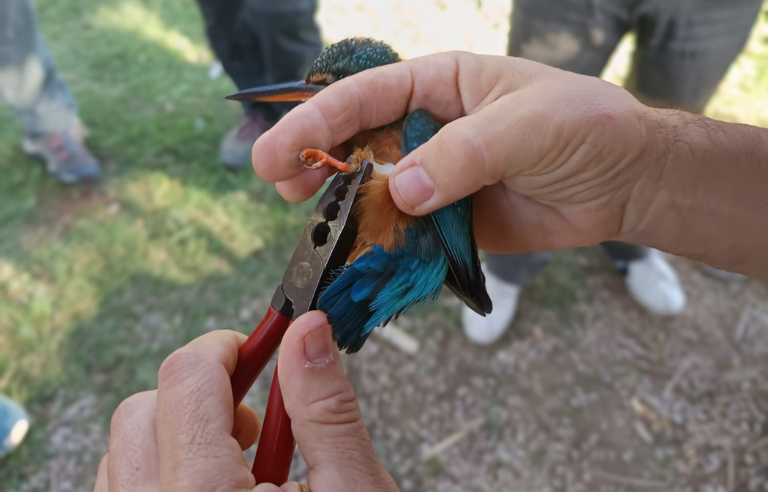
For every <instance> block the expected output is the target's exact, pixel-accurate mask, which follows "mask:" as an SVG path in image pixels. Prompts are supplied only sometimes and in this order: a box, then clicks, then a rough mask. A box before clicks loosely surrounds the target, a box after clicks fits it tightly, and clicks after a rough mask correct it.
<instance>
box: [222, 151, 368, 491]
mask: <svg viewBox="0 0 768 492" xmlns="http://www.w3.org/2000/svg"><path fill="white" fill-rule="evenodd" d="M372 171H373V165H372V164H371V163H370V162H368V161H363V162H362V165H361V166H360V169H359V170H358V171H357V172H355V173H351V174H342V173H339V174H337V175H336V176H335V177H334V178H333V180H332V181H331V183H330V184H329V185H328V188H327V189H326V190H325V192H324V193H323V195H322V197H321V198H320V201H319V202H318V203H317V206H316V207H315V210H314V212H313V213H312V215H311V217H310V218H309V221H308V223H307V227H306V228H305V229H304V233H303V234H302V236H301V239H300V241H299V245H298V246H297V247H296V250H295V251H294V253H293V257H292V258H291V261H290V263H289V264H288V268H287V269H286V271H285V275H284V276H283V282H282V283H281V284H280V286H278V288H277V290H276V291H275V295H274V297H273V298H272V303H271V305H270V307H269V310H268V311H267V314H266V315H265V316H264V319H262V320H261V323H259V325H258V326H257V327H256V329H255V330H254V331H253V333H252V334H251V336H249V337H248V339H247V340H246V341H245V343H243V345H242V346H241V347H240V350H239V351H238V356H237V366H236V367H235V371H234V373H233V374H232V378H231V382H232V396H233V398H234V402H235V408H237V406H238V405H239V404H240V403H241V402H242V401H243V397H245V394H246V393H247V392H248V389H250V387H251V386H252V385H253V383H254V381H256V378H257V377H258V376H259V374H261V371H262V370H263V369H264V367H265V366H266V365H267V363H268V362H269V360H270V359H271V358H272V355H273V354H274V353H275V351H276V350H277V347H278V346H279V345H280V341H281V340H282V338H283V335H284V334H285V331H286V330H287V329H288V326H289V325H290V324H291V322H292V321H293V320H295V319H296V318H298V317H299V316H301V315H302V314H304V313H306V312H307V311H311V310H313V309H316V307H317V299H318V297H319V295H320V291H321V289H323V288H324V287H326V286H327V285H328V284H329V283H330V281H331V277H332V275H333V273H334V271H336V270H337V269H339V268H341V267H342V266H343V265H344V264H345V263H346V261H347V258H348V257H349V255H350V253H351V252H352V249H353V247H354V245H355V240H356V238H357V221H356V219H355V215H354V214H353V213H352V208H353V206H354V204H355V202H356V201H357V198H358V195H357V189H358V187H359V186H360V185H361V184H363V183H365V182H366V181H367V180H368V179H369V178H370V177H371V172H372ZM294 447H295V441H294V439H293V433H292V431H291V421H290V419H289V417H288V414H287V413H286V411H285V406H284V404H283V396H282V392H281V390H280V382H279V381H278V377H277V368H275V375H274V377H273V379H272V387H271V389H270V391H269V400H268V403H267V410H266V412H265V413H264V425H263V428H262V431H261V437H260V438H259V444H258V448H257V450H256V458H255V459H254V462H253V469H252V472H253V476H254V477H255V478H256V484H260V483H272V484H275V485H278V486H280V485H282V484H283V483H285V482H286V480H287V479H288V472H289V471H290V467H291V459H292V457H293V450H294Z"/></svg>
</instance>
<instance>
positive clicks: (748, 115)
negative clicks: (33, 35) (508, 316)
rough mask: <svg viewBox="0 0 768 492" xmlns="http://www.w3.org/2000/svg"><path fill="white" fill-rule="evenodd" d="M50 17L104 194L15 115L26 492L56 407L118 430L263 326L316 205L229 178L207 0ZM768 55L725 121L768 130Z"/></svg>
mask: <svg viewBox="0 0 768 492" xmlns="http://www.w3.org/2000/svg"><path fill="white" fill-rule="evenodd" d="M479 3H480V2H478V4H479ZM37 4H38V9H39V19H40V23H41V26H42V30H43V32H44V33H45V36H46V38H47V39H48V41H49V45H50V47H51V50H52V51H53V53H54V57H55V59H56V62H57V64H58V66H59V67H60V70H61V73H62V74H63V76H64V78H65V79H66V80H67V81H68V82H69V83H70V86H71V88H72V90H73V92H74V94H75V97H76V99H77V100H78V101H79V103H80V106H81V116H82V118H83V120H84V121H85V122H86V123H87V125H88V127H89V129H90V131H91V136H90V139H89V144H90V146H91V148H92V150H93V151H94V153H95V154H96V155H97V156H98V157H99V158H100V160H101V161H102V162H103V163H104V169H105V174H106V180H105V183H104V184H103V185H102V186H98V187H93V188H82V187H78V188H67V187H63V186H59V185H56V184H54V183H52V182H51V180H50V179H49V178H48V177H47V176H46V174H45V172H44V171H43V169H42V167H41V166H40V165H39V164H38V162H37V161H34V160H31V159H30V158H28V157H26V156H24V155H23V154H22V153H21V150H20V148H19V141H20V139H21V135H22V134H21V128H20V126H19V124H18V122H17V121H16V119H15V118H14V117H13V115H12V114H11V113H10V112H9V111H7V110H5V109H0V128H2V129H3V131H2V132H1V133H0V175H2V179H0V197H2V199H0V393H4V394H9V395H10V396H12V397H14V398H16V399H18V400H19V401H21V402H22V403H24V404H25V405H27V407H28V408H29V409H30V411H31V412H32V414H33V416H34V418H35V420H36V424H35V425H34V426H33V431H32V434H31V436H30V439H29V441H28V442H27V443H25V445H24V446H23V447H22V449H21V450H20V451H19V452H18V453H16V454H14V455H12V456H11V457H10V458H9V459H6V460H4V461H2V462H0V484H3V485H7V486H10V487H11V488H12V489H13V488H14V487H15V486H17V485H19V484H21V483H22V482H24V481H25V480H26V479H27V478H28V477H30V476H32V475H34V474H36V473H38V472H39V471H40V469H41V467H42V464H43V463H45V462H46V460H47V459H49V458H51V457H52V456H54V455H55V452H56V451H55V449H51V446H50V443H49V441H48V437H49V436H48V429H46V425H45V424H46V422H47V419H48V418H50V414H49V412H52V411H54V410H55V408H56V407H54V406H53V402H57V404H58V403H62V404H63V405H66V404H67V403H68V402H70V401H73V400H75V399H76V398H78V397H79V395H83V394H95V395H98V398H97V400H96V401H97V406H98V408H97V412H96V414H97V415H102V416H104V419H105V420H104V424H105V425H106V423H107V422H106V416H108V415H110V414H111V411H112V410H113V409H114V408H115V406H116V405H117V404H118V403H119V402H120V401H121V400H122V399H123V398H125V397H126V396H127V395H129V394H132V393H134V392H136V391H140V390H144V389H148V388H152V387H153V386H154V385H155V384H156V380H155V378H156V371H157V368H158V366H159V364H160V362H161V361H162V360H163V358H164V357H165V356H167V354H168V353H169V352H170V351H172V350H173V349H175V348H177V347H179V346H180V345H182V344H184V343H185V342H187V341H188V340H190V339H191V338H193V337H196V336H198V335H200V334H201V333H203V332H205V331H206V330H208V329H211V328H232V329H237V330H241V331H249V330H250V329H251V328H252V326H253V324H254V322H256V321H258V320H259V318H260V316H261V312H260V311H259V310H254V309H252V308H251V307H252V306H253V303H254V300H263V299H265V298H266V299H268V298H269V297H270V296H271V294H272V291H273V289H274V286H275V285H276V283H277V282H278V281H279V278H280V275H281V274H282V269H283V266H284V265H285V264H286V262H287V260H288V257H289V255H290V253H291V251H292V249H293V246H294V244H295V241H296V239H297V237H298V235H299V233H300V232H301V229H302V227H303V224H304V221H305V219H306V217H307V215H308V211H309V210H310V209H311V206H312V204H311V203H309V204H302V205H290V206H289V205H287V204H285V203H284V202H283V201H282V200H281V199H280V198H279V197H278V196H277V194H276V193H275V191H274V188H273V187H272V186H271V185H269V184H265V183H262V182H260V181H259V180H258V179H257V178H256V177H255V175H254V174H253V173H252V172H251V171H249V170H245V171H243V172H241V173H228V172H225V171H224V170H223V169H222V168H221V166H220V165H219V163H218V161H217V157H216V151H217V147H218V143H219V140H220V138H221V136H222V135H223V134H224V132H226V130H228V128H229V127H230V126H231V125H232V124H233V123H234V122H235V121H236V119H237V117H238V114H239V108H238V107H237V105H235V104H233V103H228V102H225V101H223V99H222V98H223V96H224V95H226V94H229V93H231V91H232V90H233V86H232V84H231V83H230V82H229V81H228V80H227V79H226V77H222V78H220V79H217V80H213V81H212V80H209V79H208V78H207V70H208V66H209V64H210V62H211V61H212V56H211V54H210V52H209V50H208V49H207V47H206V40H205V35H204V32H203V28H202V21H201V19H200V16H199V13H198V10H197V8H196V5H195V3H194V2H193V1H192V0H182V1H171V0H141V1H138V0H77V1H75V0H38V1H37ZM328 34H331V33H328ZM373 34H374V35H376V33H373ZM767 47H768V11H764V12H763V14H762V18H761V24H760V25H759V26H758V29H757V30H756V31H755V34H754V35H753V38H752V41H751V43H750V45H749V47H748V49H747V51H746V53H745V55H744V56H743V57H742V58H740V59H739V61H738V63H737V64H736V66H735V68H734V70H732V72H731V73H730V75H729V79H728V83H727V84H726V86H725V88H724V89H723V90H721V92H720V93H719V94H718V98H717V99H716V100H715V101H714V102H713V105H712V106H711V112H712V114H713V115H714V116H719V117H723V118H727V119H732V120H738V121H745V122H749V123H755V124H763V125H768V114H767V113H766V109H765V105H761V104H757V103H756V101H766V100H768V48H767ZM556 259H557V260H558V261H556V262H555V263H554V264H553V265H552V266H551V267H550V269H549V270H548V271H547V272H545V274H544V276H543V277H541V279H540V280H538V281H537V284H536V285H535V286H534V290H533V291H532V293H531V294H529V295H530V296H531V299H533V300H535V302H537V303H538V302H541V303H543V304H545V305H546V306H549V307H551V308H555V309H566V310H568V309H570V307H571V306H572V305H573V304H574V303H575V302H576V300H577V296H576V294H575V292H576V291H577V290H578V289H581V288H583V283H582V282H581V280H580V279H579V270H578V269H574V268H573V267H571V266H569V263H570V260H571V256H570V253H559V254H558V255H557V256H556ZM262 304H263V303H262ZM450 320H453V322H454V323H455V322H456V321H455V313H453V314H452V315H451V316H449V317H448V318H447V320H446V322H449V321H450ZM85 423H86V422H85V421H83V422H81V424H83V425H84V424H85ZM52 478H54V479H55V477H52ZM47 488H48V487H44V489H47Z"/></svg>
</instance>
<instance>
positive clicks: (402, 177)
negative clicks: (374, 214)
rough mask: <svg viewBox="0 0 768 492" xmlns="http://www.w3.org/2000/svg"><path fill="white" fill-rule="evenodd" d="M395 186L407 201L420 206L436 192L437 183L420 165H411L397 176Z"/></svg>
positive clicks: (411, 204)
mask: <svg viewBox="0 0 768 492" xmlns="http://www.w3.org/2000/svg"><path fill="white" fill-rule="evenodd" d="M395 187H396V188H397V191H398V193H400V196H401V197H402V198H403V200H405V203H407V204H408V205H410V206H411V207H414V208H416V207H418V206H419V205H421V204H422V203H424V202H426V201H427V200H429V199H430V198H432V195H434V194H435V185H434V183H432V180H431V179H429V176H427V173H425V172H424V170H423V169H422V168H421V167H419V166H411V167H409V168H408V169H406V170H405V171H403V172H401V173H399V174H398V175H397V176H395Z"/></svg>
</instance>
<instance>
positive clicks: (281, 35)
mask: <svg viewBox="0 0 768 492" xmlns="http://www.w3.org/2000/svg"><path fill="white" fill-rule="evenodd" d="M197 3H198V5H199V6H200V10H201V11H202V14H203V18H204V19H205V25H206V32H207V33H208V39H209V41H210V44H211V48H212V49H213V51H214V53H215V54H216V57H217V58H218V59H219V61H220V62H221V64H222V66H223V67H224V71H225V72H226V73H227V75H229V77H230V78H231V79H232V81H233V82H234V83H235V85H236V86H237V88H238V89H241V90H242V89H246V88H248V87H255V86H261V85H267V84H277V83H280V82H289V81H293V80H301V79H303V78H304V76H305V73H306V70H307V68H308V67H309V66H310V64H311V63H312V62H313V61H314V60H315V58H317V55H319V54H320V51H321V50H322V47H323V46H322V40H321V39H320V30H319V28H318V26H317V23H316V22H315V10H316V9H317V0H281V1H279V2H273V1H270V0H197ZM292 107H293V105H289V104H286V103H262V102H247V103H243V110H244V112H245V115H244V116H243V118H242V119H241V120H240V123H239V124H238V125H237V126H235V128H233V129H232V130H231V131H230V132H229V133H228V134H227V135H226V136H225V137H224V140H223V141H222V142H221V147H220V149H219V158H220V159H221V162H222V163H223V164H224V165H225V166H226V167H228V168H230V169H233V168H242V167H250V165H251V148H252V147H253V143H254V142H255V141H256V139H257V138H258V137H259V136H260V135H261V134H262V133H264V132H265V131H267V130H268V129H270V128H271V127H272V126H273V125H274V124H275V123H276V122H277V120H279V119H280V117H281V116H283V115H284V114H285V113H286V112H287V111H288V110H290V109H291V108H292Z"/></svg>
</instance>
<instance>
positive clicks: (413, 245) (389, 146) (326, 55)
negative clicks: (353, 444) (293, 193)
mask: <svg viewBox="0 0 768 492" xmlns="http://www.w3.org/2000/svg"><path fill="white" fill-rule="evenodd" d="M399 61H400V58H399V56H398V55H397V53H395V52H394V51H393V50H392V48H391V47H389V46H388V45H386V44H384V43H382V42H379V41H374V40H372V39H367V38H351V39H345V40H343V41H340V42H339V43H336V44H333V45H331V46H329V47H328V48H326V49H325V50H324V51H323V52H322V53H321V54H320V56H319V57H318V59H317V60H316V61H315V62H314V63H313V65H312V67H311V68H310V70H309V73H308V75H307V77H306V80H305V81H301V82H296V83H288V84H279V85H276V86H268V87H260V88H254V89H247V90H244V91H241V92H239V93H238V94H235V95H234V96H230V98H231V99H236V100H256V101H296V100H306V99H309V98H311V97H312V96H314V95H315V94H317V93H319V92H320V90H322V89H323V88H324V87H327V86H329V85H331V84H333V83H335V82H337V81H339V80H341V79H344V78H346V77H349V76H351V75H354V74H356V73H359V72H362V71H364V70H367V69H370V68H375V67H378V66H384V65H388V64H392V63H397V62H399ZM440 128H441V125H440V124H439V123H438V122H437V121H436V120H435V119H434V118H432V116H431V115H430V114H429V113H428V112H426V111H424V110H416V111H413V112H412V113H411V114H410V115H408V116H407V117H406V118H404V119H400V120H397V121H394V122H392V123H390V124H387V125H384V126H382V127H379V128H374V129H370V130H365V131H362V132H359V133H357V134H355V135H353V136H352V137H351V138H350V139H348V140H347V141H346V142H344V143H343V144H342V147H343V148H344V149H346V151H347V154H348V155H349V158H348V159H347V160H346V162H342V161H340V160H337V159H336V158H335V157H333V156H332V155H330V154H329V153H327V152H325V151H323V150H321V149H314V148H308V149H303V150H302V151H301V152H300V153H299V154H298V156H297V158H296V163H297V164H299V166H302V167H304V168H306V169H308V170H310V172H315V173H317V172H318V171H319V172H320V174H319V175H320V177H325V176H327V174H326V173H323V172H322V171H323V170H324V168H327V167H330V168H332V169H334V170H338V171H339V172H345V173H346V172H356V171H357V170H358V169H360V165H361V163H362V161H363V160H367V161H370V162H374V163H379V164H386V163H393V162H398V161H399V160H400V159H402V157H403V156H404V155H408V154H409V153H411V152H412V151H413V150H415V149H416V148H418V147H419V146H420V145H422V144H423V143H425V142H427V141H428V140H429V139H430V138H431V137H432V136H434V135H435V134H437V133H438V131H439V130H440ZM359 194H360V195H361V198H360V201H359V202H358V203H357V204H356V205H355V210H354V213H355V214H356V215H357V218H358V222H359V230H358V235H357V245H356V247H355V250H354V251H353V252H352V254H351V255H350V258H349V264H348V265H346V266H345V267H343V268H342V269H341V270H340V271H339V272H338V273H337V275H336V277H335V278H334V280H333V281H332V282H331V284H330V285H329V286H328V287H327V288H326V289H325V291H324V292H323V294H322V295H321V296H320V298H319V300H318V308H319V309H320V310H322V311H324V312H326V313H327V315H328V319H329V321H330V322H331V325H332V326H333V327H334V336H335V338H336V340H337V342H338V344H339V347H340V348H342V349H346V350H347V351H348V352H357V351H358V350H360V348H362V346H363V344H364V343H365V340H366V339H367V338H368V336H369V335H370V333H371V331H372V330H373V329H374V328H375V327H376V326H379V325H382V324H386V323H387V322H389V320H391V319H392V318H393V317H397V316H399V315H400V314H402V313H404V312H405V311H407V310H408V309H409V308H411V307H412V306H414V305H417V304H421V303H423V302H425V301H427V300H429V299H436V298H437V296H438V295H439V294H440V291H441V290H442V286H443V284H446V285H448V287H449V288H450V289H451V290H452V291H453V292H454V293H455V294H456V296H457V297H458V298H459V299H461V300H462V301H463V302H464V303H465V304H467V306H469V307H470V308H472V309H473V310H475V311H476V312H477V313H478V314H481V315H485V314H487V313H489V312H490V311H491V308H492V306H491V300H490V297H489V296H488V293H487V292H486V290H485V278H484V276H483V272H482V270H481V268H480V261H479V259H478V254H477V246H476V244H475V239H474V234H473V226H472V220H473V216H472V198H471V197H464V198H462V199H461V200H459V201H457V202H455V203H452V204H448V205H446V206H445V207H442V208H441V209H439V210H436V211H434V212H433V213H430V214H428V215H427V216H424V217H414V216H411V215H408V214H405V213H404V212H402V211H401V210H400V209H398V208H397V206H396V205H395V202H394V201H393V199H392V196H391V195H390V192H389V175H388V174H384V173H381V172H376V171H374V173H373V176H372V178H371V180H370V181H368V182H367V183H365V184H364V185H362V186H361V187H360V190H359Z"/></svg>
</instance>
